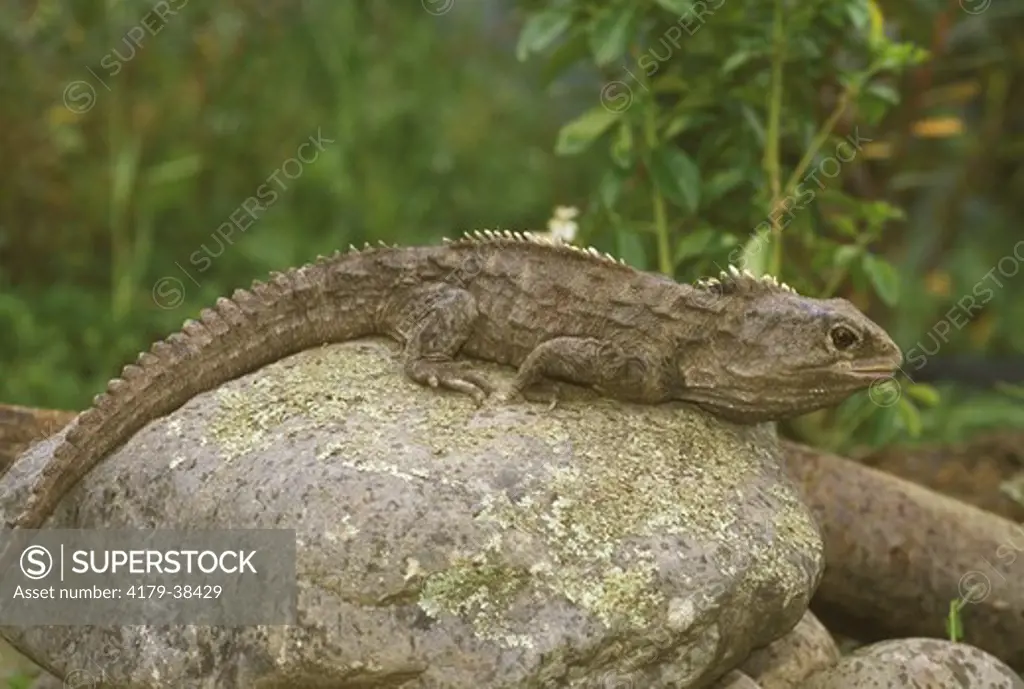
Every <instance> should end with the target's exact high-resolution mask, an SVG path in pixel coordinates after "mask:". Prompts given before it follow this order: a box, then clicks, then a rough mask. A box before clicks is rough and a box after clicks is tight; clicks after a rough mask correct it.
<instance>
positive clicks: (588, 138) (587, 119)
mask: <svg viewBox="0 0 1024 689" xmlns="http://www.w3.org/2000/svg"><path fill="white" fill-rule="evenodd" d="M621 115H622V113H621V112H612V111H611V110H608V109H607V108H605V107H604V106H600V105H599V106H597V107H595V108H591V109H590V110H588V111H586V112H585V113H583V114H582V115H580V116H579V117H577V118H576V119H575V120H573V121H572V122H569V123H568V124H566V125H565V126H563V127H562V129H561V130H560V131H559V132H558V142H557V143H556V144H555V153H556V154H558V155H563V156H571V155H576V154H577V153H582V152H583V151H585V150H587V148H589V147H590V144H591V143H593V142H594V140H595V139H597V138H598V137H599V136H601V135H602V134H604V132H605V130H606V129H608V127H610V126H612V124H614V123H615V121H616V120H618V119H619V117H620V116H621Z"/></svg>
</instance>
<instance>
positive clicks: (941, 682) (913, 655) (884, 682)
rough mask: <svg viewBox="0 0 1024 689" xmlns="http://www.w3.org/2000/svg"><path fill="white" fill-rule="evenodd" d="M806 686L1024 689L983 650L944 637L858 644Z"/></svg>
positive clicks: (809, 688)
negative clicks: (868, 644) (860, 645)
mask: <svg viewBox="0 0 1024 689" xmlns="http://www.w3.org/2000/svg"><path fill="white" fill-rule="evenodd" d="M801 686H802V687H803V689H1024V680H1021V678H1020V676H1019V675H1017V674H1015V673H1014V672H1013V670H1011V669H1010V668H1009V667H1007V666H1006V665H1005V664H1004V663H1003V662H1002V661H1000V660H999V659H998V658H995V657H994V656H991V655H989V654H988V653H985V652H984V651H982V650H981V649H978V648H975V647H974V646H969V645H967V644H961V643H953V642H951V641H946V640H944V639H921V638H918V639H893V640H890V641H882V642H880V643H877V644H872V645H870V646H864V647H862V648H859V649H857V650H856V651H854V652H853V653H851V654H850V655H848V656H845V657H844V658H843V659H842V660H840V661H839V663H838V664H836V665H835V666H833V667H831V668H829V669H827V670H824V671H822V672H820V673H818V674H816V675H814V676H812V677H811V678H810V679H809V680H808V681H807V682H806V683H805V684H803V685H801Z"/></svg>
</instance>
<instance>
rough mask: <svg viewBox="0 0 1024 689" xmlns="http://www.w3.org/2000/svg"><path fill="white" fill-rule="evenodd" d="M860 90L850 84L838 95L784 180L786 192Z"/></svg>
mask: <svg viewBox="0 0 1024 689" xmlns="http://www.w3.org/2000/svg"><path fill="white" fill-rule="evenodd" d="M859 90H860V87H859V86H855V85H853V84H851V85H850V86H848V87H846V88H845V89H844V90H843V93H842V94H841V95H840V96H839V102H838V103H836V107H835V108H834V109H833V110H832V113H831V114H830V115H829V116H828V119H827V120H825V124H823V125H822V126H821V129H819V130H818V133H817V134H815V135H814V140H813V141H811V145H810V146H809V147H808V148H807V151H806V152H805V153H804V157H803V158H801V159H800V162H799V163H798V164H797V166H796V169H794V170H793V174H792V175H790V176H789V180H788V181H787V182H786V186H785V191H786V194H787V195H788V194H791V193H792V192H793V189H794V188H796V185H797V183H798V182H799V181H800V177H801V176H802V175H803V174H804V172H805V171H806V170H807V168H808V167H809V166H810V164H811V161H812V160H814V156H816V155H818V151H820V150H821V147H822V146H824V145H825V142H826V141H828V137H829V136H831V134H832V130H833V129H835V126H836V123H837V122H838V121H839V118H840V117H842V116H843V113H844V112H846V108H847V106H848V105H849V104H850V100H851V99H852V98H853V97H854V96H855V95H856V94H857V92H858V91H859Z"/></svg>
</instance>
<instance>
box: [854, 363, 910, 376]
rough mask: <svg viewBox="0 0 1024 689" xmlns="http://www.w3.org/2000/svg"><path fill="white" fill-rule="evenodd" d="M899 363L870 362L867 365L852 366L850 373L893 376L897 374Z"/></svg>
mask: <svg viewBox="0 0 1024 689" xmlns="http://www.w3.org/2000/svg"><path fill="white" fill-rule="evenodd" d="M898 368H899V365H897V364H893V363H892V362H890V363H878V364H868V365H866V366H857V367H851V368H850V373H852V374H853V375H855V376H863V377H865V378H891V377H892V376H893V375H895V373H896V371H897V369H898Z"/></svg>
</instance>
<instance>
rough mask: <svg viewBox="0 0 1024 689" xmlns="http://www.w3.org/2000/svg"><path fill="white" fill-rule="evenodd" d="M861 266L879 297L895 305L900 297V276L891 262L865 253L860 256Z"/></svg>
mask: <svg viewBox="0 0 1024 689" xmlns="http://www.w3.org/2000/svg"><path fill="white" fill-rule="evenodd" d="M861 267H862V268H863V269H864V272H865V273H866V274H867V276H868V279H869V280H871V284H872V285H873V286H874V288H875V292H877V293H878V296H879V298H881V300H882V301H884V302H885V303H886V305H888V306H895V305H896V302H898V301H899V298H900V277H899V274H898V273H897V272H896V269H895V268H893V267H892V264H891V263H889V262H888V261H886V260H885V259H882V258H878V257H877V256H875V255H874V254H869V253H865V254H864V255H863V256H862V257H861Z"/></svg>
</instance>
